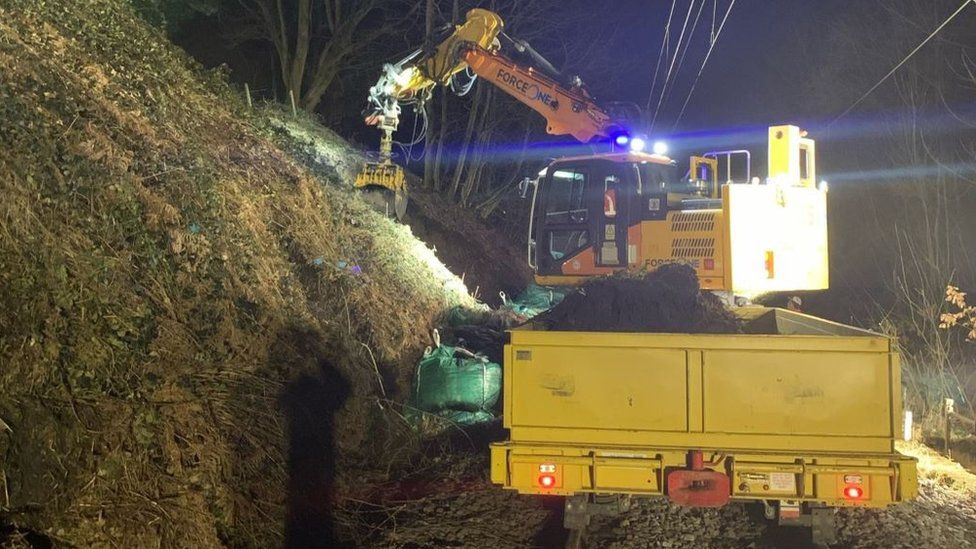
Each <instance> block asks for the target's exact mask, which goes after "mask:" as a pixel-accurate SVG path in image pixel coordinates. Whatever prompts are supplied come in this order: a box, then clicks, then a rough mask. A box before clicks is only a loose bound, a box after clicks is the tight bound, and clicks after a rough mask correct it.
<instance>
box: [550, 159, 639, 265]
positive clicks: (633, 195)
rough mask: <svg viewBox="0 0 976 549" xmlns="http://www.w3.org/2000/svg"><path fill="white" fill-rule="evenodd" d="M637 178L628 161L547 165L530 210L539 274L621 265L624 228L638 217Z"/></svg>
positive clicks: (625, 258)
mask: <svg viewBox="0 0 976 549" xmlns="http://www.w3.org/2000/svg"><path fill="white" fill-rule="evenodd" d="M642 179H643V178H642V177H641V174H639V173H638V170H636V169H635V168H634V164H630V163H618V162H611V161H604V160H586V161H581V162H573V163H566V164H561V165H558V166H555V167H551V168H550V175H549V176H548V177H546V178H544V179H543V180H540V183H541V184H540V188H539V206H540V207H539V209H538V210H537V212H536V214H535V223H536V225H535V231H536V234H535V235H534V238H535V242H537V246H538V248H539V252H540V253H539V254H538V272H539V274H541V275H559V274H576V273H579V274H592V273H593V269H596V268H599V267H613V268H618V267H625V266H626V265H627V264H628V262H629V259H630V257H629V251H630V247H629V246H628V242H627V235H628V229H629V226H630V224H632V223H633V222H634V221H635V220H639V219H641V217H640V216H639V215H637V212H634V211H632V210H633V209H634V205H635V204H637V203H638V201H639V200H640V197H641V192H640V187H641V182H642ZM635 251H636V248H635ZM571 260H573V261H571ZM567 265H568V267H567ZM567 269H568V270H567Z"/></svg>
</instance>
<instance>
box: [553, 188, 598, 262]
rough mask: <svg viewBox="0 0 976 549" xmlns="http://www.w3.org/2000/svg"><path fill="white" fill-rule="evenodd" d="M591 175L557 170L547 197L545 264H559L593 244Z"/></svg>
mask: <svg viewBox="0 0 976 549" xmlns="http://www.w3.org/2000/svg"><path fill="white" fill-rule="evenodd" d="M588 182H589V175H588V174H587V172H585V171H582V170H575V169H557V170H555V171H554V172H553V174H552V179H551V180H550V183H549V185H548V189H546V193H545V209H544V211H545V220H544V225H543V226H544V227H545V230H546V232H547V233H548V238H546V239H544V240H543V244H544V245H545V247H546V254H545V255H544V256H543V259H542V262H543V263H544V264H556V263H558V262H560V261H562V260H563V259H565V258H568V257H569V256H571V255H573V254H575V253H576V252H578V251H579V250H581V249H583V248H585V247H586V246H587V245H588V244H589V243H590V231H589V227H588V226H587V224H588V221H589V218H590V216H589V200H588V196H587V195H588V191H589V189H588Z"/></svg>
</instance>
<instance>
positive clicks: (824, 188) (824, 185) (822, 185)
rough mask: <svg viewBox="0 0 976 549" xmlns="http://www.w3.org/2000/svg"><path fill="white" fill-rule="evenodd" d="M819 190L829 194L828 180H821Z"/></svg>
mask: <svg viewBox="0 0 976 549" xmlns="http://www.w3.org/2000/svg"><path fill="white" fill-rule="evenodd" d="M817 188H819V189H820V190H821V191H823V192H827V181H826V180H823V179H821V180H820V184H819V185H817Z"/></svg>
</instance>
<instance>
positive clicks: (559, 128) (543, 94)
mask: <svg viewBox="0 0 976 549" xmlns="http://www.w3.org/2000/svg"><path fill="white" fill-rule="evenodd" d="M464 60H465V61H466V62H467V64H468V66H469V67H470V68H471V70H472V72H474V73H475V74H477V75H478V76H479V77H481V78H482V79H483V80H485V81H487V82H490V83H491V84H493V85H494V86H496V87H498V88H499V89H501V90H502V91H504V92H505V93H507V94H508V95H511V96H512V97H514V98H515V99H516V100H518V101H519V102H521V103H522V104H524V105H525V106H527V107H529V108H530V109H532V110H534V111H536V112H537V113H539V114H541V115H542V116H543V117H545V119H546V121H547V122H548V125H547V127H546V132H548V133H549V134H551V135H572V136H573V137H574V138H576V139H577V140H579V141H581V142H583V143H586V142H588V141H590V140H591V139H593V138H594V137H606V136H607V126H608V125H609V123H610V116H609V115H608V114H607V112H606V111H604V110H603V109H602V108H601V107H600V106H599V105H597V104H596V102H595V101H594V100H593V99H592V98H591V97H589V96H588V95H587V94H586V92H585V91H583V89H582V88H567V87H565V86H563V85H561V84H560V83H558V82H556V81H555V80H553V79H551V78H549V77H548V76H546V75H544V74H542V73H540V72H539V71H536V70H533V69H532V68H525V67H521V66H519V65H517V64H515V63H514V62H513V61H512V60H510V59H508V58H507V57H505V56H504V55H501V54H499V53H495V52H490V51H488V50H485V49H483V48H480V47H478V46H474V45H470V46H469V47H468V48H467V49H466V51H465V52H464Z"/></svg>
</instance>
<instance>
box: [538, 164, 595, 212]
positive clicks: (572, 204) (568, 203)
mask: <svg viewBox="0 0 976 549" xmlns="http://www.w3.org/2000/svg"><path fill="white" fill-rule="evenodd" d="M586 180H587V177H586V173H584V172H579V171H574V170H556V171H555V172H553V174H552V184H551V185H550V186H549V193H548V197H547V200H546V223H547V224H561V223H580V224H582V223H586V221H587V207H586V206H587V205H586Z"/></svg>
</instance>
